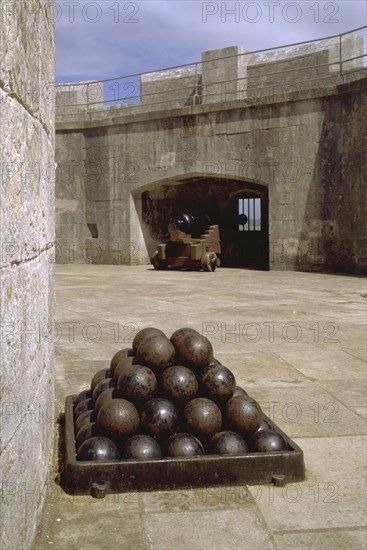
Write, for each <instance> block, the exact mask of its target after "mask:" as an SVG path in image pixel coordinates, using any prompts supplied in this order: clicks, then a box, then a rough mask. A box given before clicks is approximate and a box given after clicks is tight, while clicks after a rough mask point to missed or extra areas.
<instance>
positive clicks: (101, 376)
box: [90, 369, 112, 392]
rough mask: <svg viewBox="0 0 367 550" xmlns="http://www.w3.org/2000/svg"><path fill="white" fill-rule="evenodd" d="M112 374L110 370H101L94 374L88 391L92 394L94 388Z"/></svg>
mask: <svg viewBox="0 0 367 550" xmlns="http://www.w3.org/2000/svg"><path fill="white" fill-rule="evenodd" d="M111 376H112V372H111V369H101V370H99V371H97V372H96V374H95V375H94V376H93V378H92V381H91V383H90V389H91V390H92V392H93V391H94V388H95V387H96V385H97V384H99V382H101V380H104V379H105V378H111Z"/></svg>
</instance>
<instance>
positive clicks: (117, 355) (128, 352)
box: [110, 348, 134, 374]
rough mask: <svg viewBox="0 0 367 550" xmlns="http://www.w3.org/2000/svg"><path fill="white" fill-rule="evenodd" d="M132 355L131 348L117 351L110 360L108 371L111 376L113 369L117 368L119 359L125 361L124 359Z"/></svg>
mask: <svg viewBox="0 0 367 550" xmlns="http://www.w3.org/2000/svg"><path fill="white" fill-rule="evenodd" d="M133 355H134V351H133V349H132V348H124V349H120V350H119V351H117V352H116V353H115V355H114V356H113V357H112V359H111V364H110V369H111V371H112V374H113V373H114V371H115V368H116V367H117V365H118V364H119V362H120V361H121V359H125V357H132V356H133Z"/></svg>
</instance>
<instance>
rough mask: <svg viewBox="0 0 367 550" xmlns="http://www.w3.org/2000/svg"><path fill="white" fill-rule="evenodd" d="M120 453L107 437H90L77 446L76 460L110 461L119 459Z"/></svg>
mask: <svg viewBox="0 0 367 550" xmlns="http://www.w3.org/2000/svg"><path fill="white" fill-rule="evenodd" d="M120 458H121V457H120V453H119V451H118V448H117V446H116V444H115V443H114V442H113V441H111V439H108V438H107V437H91V438H90V439H87V440H86V441H84V443H82V444H81V445H80V447H79V450H78V454H77V459H78V460H92V461H98V462H110V461H115V460H120Z"/></svg>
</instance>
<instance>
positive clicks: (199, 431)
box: [183, 397, 222, 437]
mask: <svg viewBox="0 0 367 550" xmlns="http://www.w3.org/2000/svg"><path fill="white" fill-rule="evenodd" d="M183 414H184V418H185V422H186V425H187V427H188V428H189V430H190V431H192V432H193V433H194V434H195V435H197V436H199V437H200V436H203V437H210V436H213V435H214V434H216V433H217V432H219V430H220V428H221V426H222V413H221V412H220V409H219V407H218V405H216V404H215V403H214V401H211V400H210V399H206V398H205V397H197V398H195V399H192V400H191V401H189V402H188V403H187V404H186V405H185V408H184V411H183Z"/></svg>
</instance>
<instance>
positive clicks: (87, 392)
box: [74, 388, 92, 407]
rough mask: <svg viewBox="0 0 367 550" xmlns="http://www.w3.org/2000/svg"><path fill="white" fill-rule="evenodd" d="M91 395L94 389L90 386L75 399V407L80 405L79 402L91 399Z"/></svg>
mask: <svg viewBox="0 0 367 550" xmlns="http://www.w3.org/2000/svg"><path fill="white" fill-rule="evenodd" d="M89 397H92V390H91V389H90V388H88V389H86V390H83V391H81V392H80V393H78V395H77V396H76V397H75V399H74V407H76V406H77V405H79V403H80V402H81V401H84V399H89Z"/></svg>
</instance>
